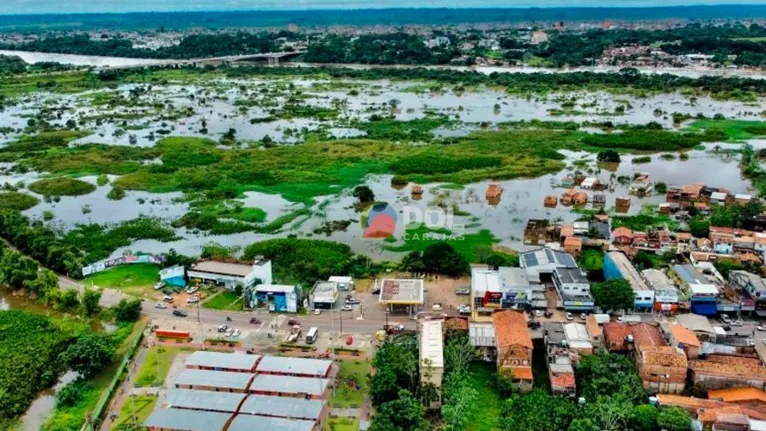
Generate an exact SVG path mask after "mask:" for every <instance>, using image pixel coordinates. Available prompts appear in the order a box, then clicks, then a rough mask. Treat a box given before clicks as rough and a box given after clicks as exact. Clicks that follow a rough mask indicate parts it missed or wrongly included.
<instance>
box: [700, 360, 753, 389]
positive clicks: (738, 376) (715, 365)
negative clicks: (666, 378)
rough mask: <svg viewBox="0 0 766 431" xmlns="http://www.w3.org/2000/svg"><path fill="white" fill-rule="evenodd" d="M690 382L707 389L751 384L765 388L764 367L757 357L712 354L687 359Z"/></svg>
mask: <svg viewBox="0 0 766 431" xmlns="http://www.w3.org/2000/svg"><path fill="white" fill-rule="evenodd" d="M689 371H690V377H691V382H692V383H693V384H695V385H700V386H701V387H704V388H706V389H708V390H710V389H722V388H732V387H737V386H752V387H754V388H758V389H764V388H766V367H764V366H762V365H761V361H760V360H759V359H757V358H749V357H741V356H734V355H721V354H712V355H708V356H707V359H705V360H702V359H695V360H690V361H689Z"/></svg>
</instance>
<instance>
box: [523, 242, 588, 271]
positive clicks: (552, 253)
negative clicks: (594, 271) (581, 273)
mask: <svg viewBox="0 0 766 431" xmlns="http://www.w3.org/2000/svg"><path fill="white" fill-rule="evenodd" d="M520 257H521V259H520V264H521V267H522V268H532V267H535V266H544V265H554V266H557V267H560V268H577V262H576V261H575V259H574V257H572V255H571V254H568V253H564V252H563V251H558V250H553V249H550V248H547V247H546V248H541V249H537V250H532V251H527V252H524V253H521V256H520Z"/></svg>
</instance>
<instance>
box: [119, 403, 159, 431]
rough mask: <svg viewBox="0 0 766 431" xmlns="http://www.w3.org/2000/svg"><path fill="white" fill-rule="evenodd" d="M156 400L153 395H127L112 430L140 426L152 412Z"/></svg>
mask: <svg viewBox="0 0 766 431" xmlns="http://www.w3.org/2000/svg"><path fill="white" fill-rule="evenodd" d="M157 399H158V398H157V397H156V396H154V395H129V396H128V397H127V398H125V401H124V402H123V404H122V408H121V409H120V413H119V415H118V416H117V419H115V420H114V423H113V424H112V429H117V430H120V429H132V427H133V426H134V424H138V426H141V424H143V423H144V421H146V419H147V418H148V417H149V415H150V414H151V413H152V410H154V406H155V405H156V404H157Z"/></svg>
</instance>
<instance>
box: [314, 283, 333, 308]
mask: <svg viewBox="0 0 766 431" xmlns="http://www.w3.org/2000/svg"><path fill="white" fill-rule="evenodd" d="M338 296H339V292H338V283H336V282H334V281H317V282H316V283H315V284H314V289H313V290H312V291H311V304H312V305H313V306H314V308H315V309H317V308H324V309H328V310H329V309H332V308H333V307H334V306H335V303H336V302H338Z"/></svg>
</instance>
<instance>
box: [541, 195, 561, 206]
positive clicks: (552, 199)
mask: <svg viewBox="0 0 766 431" xmlns="http://www.w3.org/2000/svg"><path fill="white" fill-rule="evenodd" d="M558 203H559V200H558V199H556V196H554V195H547V196H546V197H545V199H543V205H544V206H545V207H546V208H556V205H558Z"/></svg>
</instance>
